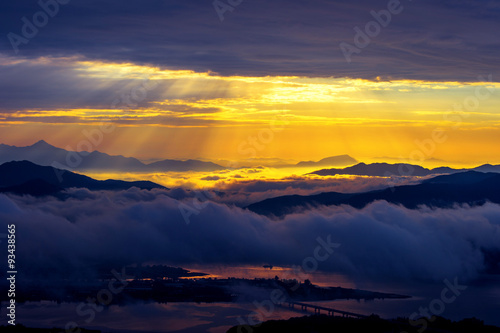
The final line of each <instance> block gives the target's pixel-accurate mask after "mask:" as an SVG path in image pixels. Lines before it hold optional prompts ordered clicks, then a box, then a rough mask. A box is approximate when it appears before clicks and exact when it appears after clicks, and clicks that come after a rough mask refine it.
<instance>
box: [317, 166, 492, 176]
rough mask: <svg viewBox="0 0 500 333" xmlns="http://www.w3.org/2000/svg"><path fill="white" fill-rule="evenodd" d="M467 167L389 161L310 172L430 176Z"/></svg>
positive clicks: (322, 173)
mask: <svg viewBox="0 0 500 333" xmlns="http://www.w3.org/2000/svg"><path fill="white" fill-rule="evenodd" d="M499 169H500V168H499ZM463 171H466V169H452V168H448V167H440V168H434V169H426V168H424V167H421V166H420V165H412V164H406V163H397V164H388V163H371V164H365V163H359V164H356V165H353V166H350V167H347V168H342V169H322V170H318V171H314V172H311V173H310V174H315V175H320V176H335V175H357V176H377V177H389V176H418V177H423V176H429V175H435V174H449V173H455V172H463Z"/></svg>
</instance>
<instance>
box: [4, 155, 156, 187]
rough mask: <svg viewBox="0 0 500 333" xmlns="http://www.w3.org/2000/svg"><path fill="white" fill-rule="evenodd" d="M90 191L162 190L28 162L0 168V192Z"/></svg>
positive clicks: (144, 183)
mask: <svg viewBox="0 0 500 333" xmlns="http://www.w3.org/2000/svg"><path fill="white" fill-rule="evenodd" d="M71 187H81V188H87V189H89V190H93V191H94V190H126V189H129V188H131V187H138V188H140V189H153V188H164V187H163V186H161V185H158V184H155V183H153V182H150V181H136V182H126V181H122V180H112V179H109V180H104V181H102V180H95V179H92V178H90V177H87V176H84V175H80V174H76V173H73V172H70V171H65V170H61V169H57V168H53V167H50V166H40V165H36V164H34V163H32V162H29V161H19V162H17V161H16V162H7V163H4V164H2V165H0V191H2V192H12V193H18V194H32V195H46V194H53V193H55V192H58V191H60V190H62V189H65V188H71Z"/></svg>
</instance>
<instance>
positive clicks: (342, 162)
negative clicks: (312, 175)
mask: <svg viewBox="0 0 500 333" xmlns="http://www.w3.org/2000/svg"><path fill="white" fill-rule="evenodd" d="M357 162H358V161H357V160H356V159H354V158H352V157H351V156H349V155H338V156H330V157H326V158H323V159H321V160H319V161H316V162H315V161H302V162H299V163H297V164H296V165H295V166H298V167H322V166H346V165H352V164H354V163H357Z"/></svg>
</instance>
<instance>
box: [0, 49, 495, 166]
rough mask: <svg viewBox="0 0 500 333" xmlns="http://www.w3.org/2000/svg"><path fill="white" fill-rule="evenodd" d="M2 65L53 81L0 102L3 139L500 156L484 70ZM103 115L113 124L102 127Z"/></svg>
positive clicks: (364, 154) (302, 156)
mask: <svg viewBox="0 0 500 333" xmlns="http://www.w3.org/2000/svg"><path fill="white" fill-rule="evenodd" d="M0 69H2V70H7V69H8V70H10V72H11V73H12V72H13V73H19V74H22V73H24V72H26V71H29V72H30V73H31V76H32V77H33V78H34V79H33V80H35V81H36V80H37V79H40V80H44V81H45V83H46V84H47V87H49V88H47V87H46V88H45V90H43V91H42V90H41V91H36V89H35V91H30V94H32V95H33V96H31V95H27V96H26V97H23V96H20V97H18V98H20V99H21V98H23V103H18V105H20V106H19V107H13V106H9V103H7V105H8V106H7V107H5V106H4V107H3V108H1V109H0V128H1V141H2V142H3V143H6V144H13V145H29V144H32V143H34V142H36V141H38V140H40V139H44V140H46V141H47V142H49V143H51V144H52V145H55V146H58V147H62V148H67V149H72V150H81V149H83V150H99V151H102V152H106V153H109V154H121V155H125V156H134V157H137V158H140V159H146V160H147V159H155V158H176V159H187V158H201V159H211V160H215V161H216V160H220V159H226V160H239V161H243V160H248V159H254V158H281V159H287V160H296V161H299V160H313V159H321V158H323V157H326V156H332V155H340V154H349V155H351V156H353V157H355V158H358V159H370V158H376V157H391V158H404V159H413V160H414V162H415V163H419V162H422V161H423V160H424V159H430V158H437V159H443V160H445V161H449V162H460V163H463V164H479V163H486V162H491V163H500V158H498V157H497V156H500V154H499V153H500V147H499V146H498V142H499V139H500V131H499V125H500V112H499V110H498V106H499V105H500V103H499V102H500V99H499V95H500V94H499V93H498V91H499V89H498V88H499V87H500V83H495V82H491V81H494V80H493V79H494V78H492V77H491V76H490V77H488V75H487V74H485V75H484V77H482V78H480V77H479V76H478V81H477V82H429V81H415V80H412V81H410V80H394V81H386V80H385V81H384V80H380V79H377V80H375V81H369V80H364V79H349V78H342V77H339V78H335V77H323V78H319V77H298V76H290V77H285V76H266V77H248V76H221V75H218V74H217V73H212V72H194V71H191V70H179V69H166V68H159V67H154V66H148V65H137V64H132V63H113V62H99V61H90V60H87V59H85V58H82V57H65V58H56V57H43V58H37V59H29V60H28V59H19V58H9V57H7V56H2V57H0ZM49 70H51V71H52V72H53V73H55V74H53V75H51V76H49V77H47V76H45V77H44V76H43V74H44V73H45V72H46V71H49ZM481 81H483V82H481ZM68 82H70V84H68ZM35 97H36V98H35ZM30 99H33V100H35V101H37V102H33V103H31V104H30V103H29V101H30ZM24 101H26V103H24ZM14 102H15V98H14V97H13V101H12V104H13V105H15V103H14ZM37 106H38V107H37ZM103 122H106V123H107V124H113V127H111V128H109V127H107V128H106V130H105V131H104V130H101V125H102V123H103ZM99 133H100V134H99ZM88 136H90V137H91V138H93V139H94V142H92V140H89V139H88ZM101 138H102V140H101ZM89 143H90V144H89Z"/></svg>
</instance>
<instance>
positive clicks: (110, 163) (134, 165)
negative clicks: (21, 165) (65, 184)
mask: <svg viewBox="0 0 500 333" xmlns="http://www.w3.org/2000/svg"><path fill="white" fill-rule="evenodd" d="M11 161H30V162H33V163H35V164H38V165H44V166H53V167H56V168H60V169H67V170H76V171H90V170H94V171H115V172H167V171H215V170H222V169H225V168H224V167H222V166H220V165H217V164H215V163H212V162H203V161H198V160H187V161H179V160H164V161H158V162H154V163H151V164H145V163H142V162H141V161H139V160H138V159H136V158H133V157H124V156H120V155H118V156H111V155H108V154H105V153H101V152H99V151H93V152H91V153H89V152H74V151H68V150H65V149H61V148H57V147H54V146H52V145H50V144H48V143H47V142H45V141H43V140H40V141H38V142H37V143H35V144H33V145H31V146H27V147H16V146H8V145H4V144H0V164H1V163H5V162H11Z"/></svg>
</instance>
